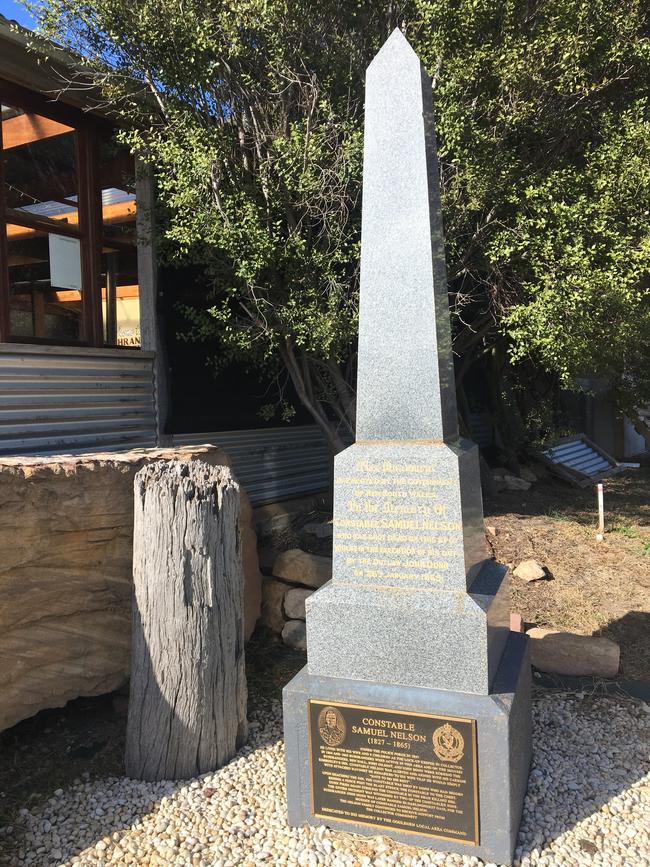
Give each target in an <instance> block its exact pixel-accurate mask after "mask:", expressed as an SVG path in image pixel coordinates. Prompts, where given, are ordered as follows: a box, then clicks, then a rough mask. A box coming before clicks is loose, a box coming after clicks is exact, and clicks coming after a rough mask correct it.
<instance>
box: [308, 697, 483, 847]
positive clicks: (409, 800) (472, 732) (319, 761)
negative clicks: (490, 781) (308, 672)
mask: <svg viewBox="0 0 650 867" xmlns="http://www.w3.org/2000/svg"><path fill="white" fill-rule="evenodd" d="M308 712H309V722H310V728H309V734H310V765H311V778H312V792H311V794H312V813H313V814H314V815H315V816H319V817H321V818H324V819H328V818H329V819H330V820H333V821H338V822H350V823H352V824H358V825H370V826H373V827H378V828H387V829H391V828H392V829H394V830H402V831H404V830H405V831H412V832H413V833H415V834H419V835H423V836H430V837H438V838H440V839H446V840H458V841H461V842H467V843H474V844H477V843H478V842H479V827H478V777H477V755H476V723H475V721H474V720H470V719H459V718H452V717H440V716H435V715H433V714H431V715H429V714H412V713H406V712H403V711H394V710H390V711H388V710H386V709H380V708H366V707H362V706H357V705H345V704H336V705H332V704H326V703H325V702H321V701H318V700H311V701H310V702H309V706H308ZM325 712H329V714H330V724H332V725H333V724H334V722H335V720H334V717H333V716H332V713H333V712H336V713H338V714H339V715H340V723H339V721H338V720H337V721H336V722H337V727H338V729H339V730H342V729H343V728H345V731H346V735H345V741H344V742H341V743H339V744H328V743H327V742H324V739H323V737H322V734H321V732H320V729H321V727H322V724H321V719H322V718H323V714H324V713H325ZM439 753H441V754H439Z"/></svg>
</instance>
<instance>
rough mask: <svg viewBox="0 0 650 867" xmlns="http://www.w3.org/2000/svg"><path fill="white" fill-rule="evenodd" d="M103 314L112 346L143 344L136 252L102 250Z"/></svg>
mask: <svg viewBox="0 0 650 867" xmlns="http://www.w3.org/2000/svg"><path fill="white" fill-rule="evenodd" d="M101 284H102V315H103V318H104V340H105V342H106V343H107V344H108V345H109V346H140V287H139V286H138V257H137V251H136V250H135V248H134V249H133V251H128V252H124V251H123V250H120V251H117V250H111V249H110V248H105V250H104V252H103V253H102V276H101Z"/></svg>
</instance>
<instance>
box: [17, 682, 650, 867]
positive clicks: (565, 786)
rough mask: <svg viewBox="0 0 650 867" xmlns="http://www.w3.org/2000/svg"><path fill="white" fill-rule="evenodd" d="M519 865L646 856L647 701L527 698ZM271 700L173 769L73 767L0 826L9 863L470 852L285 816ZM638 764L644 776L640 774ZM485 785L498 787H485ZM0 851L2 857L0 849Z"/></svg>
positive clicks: (251, 865) (344, 862) (203, 863)
mask: <svg viewBox="0 0 650 867" xmlns="http://www.w3.org/2000/svg"><path fill="white" fill-rule="evenodd" d="M533 714H534V734H533V738H534V741H533V742H534V750H535V752H534V759H533V767H532V771H531V776H530V783H529V788H528V795H527V797H526V803H525V807H524V816H523V820H522V825H521V831H520V836H519V841H518V848H517V852H516V857H517V861H516V863H517V864H518V865H520V867H532V865H536V867H558V865H567V867H569V865H571V867H573V865H601V867H614V865H621V867H644V865H650V837H649V829H650V773H649V770H650V764H649V761H648V748H649V740H650V738H649V734H650V708H648V706H647V705H644V704H642V703H639V702H634V701H632V700H627V699H623V698H616V699H613V698H607V697H590V696H576V695H569V694H557V693H552V694H549V693H547V694H543V695H539V696H537V697H536V698H535V700H534V704H533ZM281 737H282V729H281V707H280V705H279V704H278V703H277V702H274V703H272V704H269V705H268V706H266V707H261V708H259V709H258V711H257V712H256V714H255V715H254V716H253V719H252V721H251V737H250V741H249V744H248V745H247V746H246V747H245V748H244V749H242V750H241V751H240V753H239V754H238V756H237V757H236V758H235V759H234V760H233V761H232V762H231V763H230V764H229V765H227V766H226V767H225V768H222V769H221V770H220V771H218V772H216V773H213V774H207V775H204V776H202V777H200V778H198V779H196V780H193V781H189V782H185V783H139V782H135V781H133V780H129V779H126V778H118V777H108V778H103V779H96V780H88V779H80V780H78V781H76V782H75V783H74V784H73V785H72V786H71V787H70V788H68V789H67V790H65V791H64V790H62V789H57V790H56V791H55V792H54V793H53V796H52V797H51V798H50V799H49V800H48V801H47V802H46V803H45V804H42V805H41V806H39V807H38V808H33V809H32V810H31V811H30V810H28V809H27V808H23V809H21V810H20V811H19V814H18V815H17V816H16V819H15V822H14V825H13V826H11V827H9V828H4V829H0V831H1V833H2V836H0V851H2V847H3V846H4V847H6V848H5V852H6V853H7V855H6V856H5V859H4V863H7V864H10V865H12V867H14V865H21V867H24V865H36V867H49V865H62V867H69V865H78V867H91V865H92V867H108V865H128V864H137V865H147V867H148V865H151V867H155V865H177V867H189V865H191V867H257V865H268V867H273V865H291V867H293V865H299V867H314V865H328V867H389V865H405V867H424V865H448V867H459V865H479V864H481V863H482V862H481V861H479V859H478V858H475V857H468V856H461V855H445V854H442V853H436V852H433V851H431V850H422V849H413V848H410V847H404V846H399V845H397V844H395V843H393V842H391V841H390V840H388V839H387V838H383V837H371V838H364V837H356V836H354V835H351V834H341V833H336V832H332V831H328V830H327V829H326V828H324V827H319V828H308V827H305V828H289V827H288V826H287V824H286V818H285V815H286V814H285V790H284V749H283V744H282V740H281ZM644 775H645V776H644ZM495 796H496V797H498V793H496V794H495ZM0 860H2V859H0Z"/></svg>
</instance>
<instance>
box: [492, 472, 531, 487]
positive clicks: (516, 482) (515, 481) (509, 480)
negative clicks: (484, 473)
mask: <svg viewBox="0 0 650 867" xmlns="http://www.w3.org/2000/svg"><path fill="white" fill-rule="evenodd" d="M492 478H493V480H494V483H495V485H496V487H497V489H498V490H500V491H502V490H504V489H505V490H507V491H527V490H528V489H529V488H530V482H527V481H526V480H525V479H523V478H520V477H519V476H517V475H515V474H514V473H512V472H511V471H510V470H506V469H505V468H504V467H497V469H495V470H492Z"/></svg>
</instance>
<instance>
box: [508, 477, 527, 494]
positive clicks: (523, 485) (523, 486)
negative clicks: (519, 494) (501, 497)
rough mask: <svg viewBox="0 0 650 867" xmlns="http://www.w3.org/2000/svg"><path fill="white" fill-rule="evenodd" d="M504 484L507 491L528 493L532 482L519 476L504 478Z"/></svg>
mask: <svg viewBox="0 0 650 867" xmlns="http://www.w3.org/2000/svg"><path fill="white" fill-rule="evenodd" d="M503 484H504V485H505V487H506V490H507V491H527V490H528V489H529V488H530V482H527V481H526V480H525V479H520V478H519V476H510V475H508V476H504V477H503Z"/></svg>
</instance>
